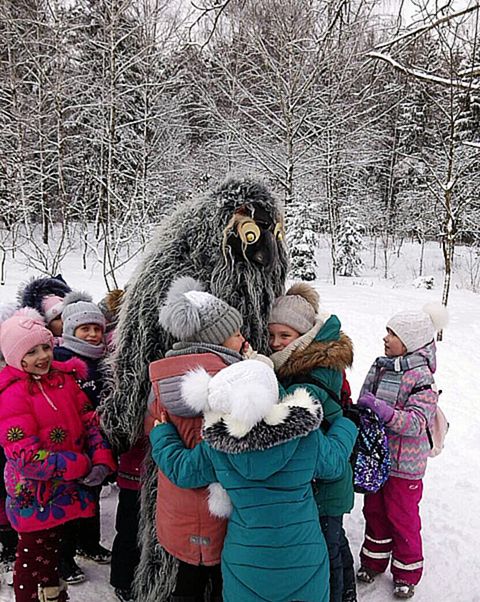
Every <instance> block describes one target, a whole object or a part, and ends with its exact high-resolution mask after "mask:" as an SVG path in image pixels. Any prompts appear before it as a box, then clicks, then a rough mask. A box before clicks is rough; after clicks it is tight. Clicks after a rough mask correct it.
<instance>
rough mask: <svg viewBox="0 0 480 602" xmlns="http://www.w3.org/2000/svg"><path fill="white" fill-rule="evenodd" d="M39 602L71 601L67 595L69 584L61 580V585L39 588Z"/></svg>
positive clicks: (41, 586)
mask: <svg viewBox="0 0 480 602" xmlns="http://www.w3.org/2000/svg"><path fill="white" fill-rule="evenodd" d="M38 600H39V602H67V600H69V597H68V594H67V584H66V583H65V582H64V581H62V580H60V584H59V585H51V586H43V585H39V586H38Z"/></svg>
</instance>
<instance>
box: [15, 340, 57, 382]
mask: <svg viewBox="0 0 480 602" xmlns="http://www.w3.org/2000/svg"><path fill="white" fill-rule="evenodd" d="M52 360H53V350H52V348H51V347H50V345H47V344H46V343H44V344H42V345H36V346H35V347H32V349H30V351H27V353H26V354H25V355H24V356H23V359H22V368H23V369H24V371H25V372H28V373H29V374H36V375H37V376H42V374H47V372H48V371H49V370H50V366H51V365H52Z"/></svg>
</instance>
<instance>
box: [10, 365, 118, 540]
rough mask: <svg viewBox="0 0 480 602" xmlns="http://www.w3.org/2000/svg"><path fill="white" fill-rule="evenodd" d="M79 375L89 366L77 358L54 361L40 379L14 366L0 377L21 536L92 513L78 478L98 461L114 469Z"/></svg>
mask: <svg viewBox="0 0 480 602" xmlns="http://www.w3.org/2000/svg"><path fill="white" fill-rule="evenodd" d="M76 375H78V376H79V377H85V375H86V366H85V364H84V362H82V361H81V360H79V359H77V358H74V359H72V360H69V361H67V362H55V361H54V362H53V363H52V369H51V370H50V372H49V373H48V374H46V375H45V376H41V377H34V376H32V375H31V374H28V373H26V372H23V371H22V370H17V369H16V368H12V367H11V366H7V367H6V368H4V369H3V370H2V371H1V372H0V445H1V446H2V447H3V448H4V450H5V455H6V458H7V464H6V467H5V486H6V490H7V505H6V510H7V515H8V518H9V520H10V523H11V525H12V527H13V528H14V529H15V530H16V531H19V532H30V531H38V530H40V529H48V528H51V527H56V526H58V525H60V524H62V523H65V522H67V521H70V520H72V519H76V518H82V517H87V516H93V514H94V512H95V495H94V493H93V492H92V490H91V489H89V488H88V487H84V486H82V485H80V484H79V483H78V482H77V479H79V478H81V477H83V476H85V475H86V474H88V472H89V471H90V469H91V467H92V465H95V464H106V465H107V466H109V467H110V468H111V469H112V470H114V469H115V462H114V460H113V455H112V452H111V450H110V446H109V445H108V443H107V441H106V439H105V437H104V436H103V434H102V433H101V431H100V429H99V426H98V424H99V423H98V418H97V415H96V413H95V412H93V411H91V410H89V409H88V408H89V407H90V401H89V399H88V397H87V396H86V395H85V393H83V391H82V390H81V389H80V387H79V385H78V384H77V381H76V378H75V377H76Z"/></svg>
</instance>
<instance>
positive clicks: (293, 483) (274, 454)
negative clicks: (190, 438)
mask: <svg viewBox="0 0 480 602" xmlns="http://www.w3.org/2000/svg"><path fill="white" fill-rule="evenodd" d="M281 405H284V406H285V407H284V408H279V406H281ZM279 410H280V411H279ZM283 410H284V411H283ZM225 416H226V415H222V416H220V417H219V416H218V415H214V417H213V420H210V419H209V417H208V415H207V414H206V415H205V426H204V430H203V437H204V441H203V442H202V443H201V444H200V445H197V446H196V447H195V448H194V449H185V448H184V446H183V443H182V441H181V440H180V438H179V437H178V435H177V432H176V431H175V428H174V427H173V426H172V425H171V424H162V425H158V426H157V427H156V428H154V429H153V430H152V432H151V434H150V439H151V443H152V455H153V459H154V460H155V462H156V463H157V465H158V466H159V468H160V470H162V472H163V473H164V474H165V475H166V476H167V477H168V478H169V479H170V480H171V481H172V482H173V483H175V484H176V485H178V486H180V487H185V488H191V487H202V486H205V485H207V484H209V483H214V482H217V481H218V482H219V483H220V484H221V485H222V486H223V488H224V489H225V490H226V491H227V493H228V495H229V497H230V500H231V504H232V511H231V515H230V518H229V522H228V527H227V535H226V538H225V542H224V547H223V553H222V575H223V587H224V589H223V600H224V602H260V601H263V602H264V601H266V600H268V601H269V602H291V601H292V600H302V601H308V602H328V599H329V563H328V554H327V549H326V545H325V540H324V537H323V535H322V533H321V530H320V524H319V521H318V511H317V506H316V504H315V500H314V498H313V491H312V486H311V481H312V479H313V478H314V477H320V478H324V479H336V478H338V477H339V476H340V475H342V474H343V473H344V472H345V466H346V465H347V463H348V457H349V455H350V453H351V450H352V447H353V444H354V441H355V438H356V428H355V426H354V425H353V423H352V422H350V421H349V420H347V419H345V418H339V419H338V420H336V421H335V422H334V423H333V425H332V427H331V428H330V429H329V432H328V435H327V436H325V435H324V434H323V433H322V431H321V429H320V428H318V427H319V425H320V421H321V418H322V410H321V406H319V405H316V404H315V403H314V401H313V400H312V399H311V397H310V396H309V395H308V394H307V393H306V392H305V391H302V390H300V391H296V392H295V394H294V395H290V396H287V397H286V398H285V399H284V400H282V402H280V403H279V404H277V405H276V406H274V411H272V414H271V415H270V416H267V417H265V419H264V420H262V421H261V422H260V423H258V424H256V425H255V426H254V427H253V428H252V429H251V430H250V431H249V432H248V433H247V434H242V435H241V436H239V435H238V434H237V435H235V432H238V421H236V422H229V421H228V418H227V419H226V418H225ZM312 417H315V420H312ZM210 499H211V497H210Z"/></svg>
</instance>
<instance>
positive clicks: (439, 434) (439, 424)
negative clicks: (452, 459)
mask: <svg viewBox="0 0 480 602" xmlns="http://www.w3.org/2000/svg"><path fill="white" fill-rule="evenodd" d="M449 427H450V423H449V422H448V420H447V417H446V416H445V414H444V413H443V411H442V409H441V408H440V406H438V405H437V411H436V412H435V416H434V417H433V421H432V424H431V425H430V426H427V436H428V441H429V442H430V453H429V454H428V455H429V457H430V458H435V456H438V454H440V453H441V451H442V449H443V446H444V445H445V436H446V434H447V433H448V429H449Z"/></svg>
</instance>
